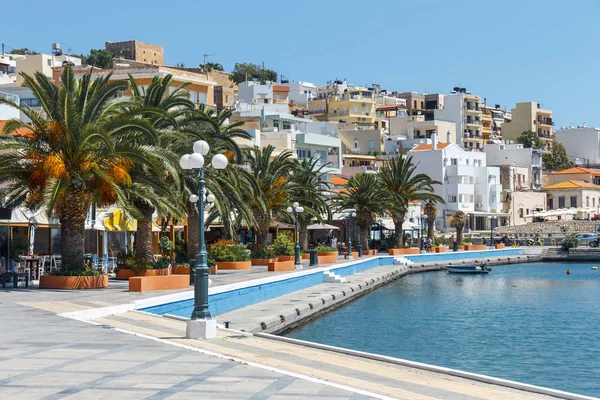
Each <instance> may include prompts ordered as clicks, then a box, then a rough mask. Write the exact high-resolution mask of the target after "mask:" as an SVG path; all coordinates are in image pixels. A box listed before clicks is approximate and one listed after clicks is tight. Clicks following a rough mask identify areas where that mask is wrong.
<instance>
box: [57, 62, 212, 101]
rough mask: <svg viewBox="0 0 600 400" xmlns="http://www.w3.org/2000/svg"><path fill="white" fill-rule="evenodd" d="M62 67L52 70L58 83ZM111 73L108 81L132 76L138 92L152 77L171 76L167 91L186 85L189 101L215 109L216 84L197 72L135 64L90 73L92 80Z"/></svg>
mask: <svg viewBox="0 0 600 400" xmlns="http://www.w3.org/2000/svg"><path fill="white" fill-rule="evenodd" d="M62 70H63V68H62V67H59V68H54V69H53V76H54V79H55V80H56V81H60V75H61V74H62ZM73 71H74V73H75V75H76V76H79V77H80V76H82V75H83V74H87V73H88V72H89V71H90V67H87V66H81V67H75V68H74V69H73ZM109 73H112V75H111V77H110V80H111V81H119V80H128V79H129V74H131V75H132V76H133V79H134V80H135V82H136V83H137V85H138V87H139V88H140V90H142V91H143V90H145V89H146V88H147V87H148V85H150V82H152V79H154V77H156V76H158V77H164V76H167V75H171V76H172V77H173V82H172V83H171V87H170V88H169V91H174V90H176V89H177V87H179V86H180V85H182V84H184V83H186V84H188V86H187V87H186V88H185V89H184V90H185V91H186V92H187V93H188V94H189V99H190V100H191V101H192V102H193V103H194V104H197V105H200V104H205V105H206V106H208V107H212V108H215V98H214V88H215V86H217V83H216V82H213V81H209V80H207V79H206V75H205V74H202V73H197V72H191V71H185V70H180V69H177V68H169V67H164V66H159V65H150V64H144V65H143V66H142V64H137V66H135V67H133V66H130V65H128V64H125V65H123V66H118V67H117V68H112V69H103V70H100V69H94V70H93V71H92V79H96V78H98V77H100V76H106V75H108V74H109ZM130 94H131V90H130V89H127V90H126V91H125V92H124V93H123V95H124V96H128V95H130Z"/></svg>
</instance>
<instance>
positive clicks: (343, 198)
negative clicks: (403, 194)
mask: <svg viewBox="0 0 600 400" xmlns="http://www.w3.org/2000/svg"><path fill="white" fill-rule="evenodd" d="M388 204H389V197H388V195H387V194H386V192H385V191H384V187H383V185H382V183H381V181H380V180H379V179H378V178H377V175H375V174H366V173H361V174H357V175H354V176H352V177H351V178H350V179H349V180H348V183H346V190H345V191H343V192H340V193H339V194H338V196H337V197H336V199H335V200H334V206H335V208H336V209H337V210H338V211H340V212H341V211H343V210H347V209H354V210H355V211H356V223H357V224H358V225H368V224H371V223H372V222H373V221H374V220H375V218H376V217H377V215H380V214H381V213H382V212H383V211H384V210H385V209H386V208H387V206H388Z"/></svg>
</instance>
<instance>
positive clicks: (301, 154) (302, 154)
mask: <svg viewBox="0 0 600 400" xmlns="http://www.w3.org/2000/svg"><path fill="white" fill-rule="evenodd" d="M296 154H297V155H298V159H300V160H302V159H305V158H310V157H311V151H310V149H298V150H296Z"/></svg>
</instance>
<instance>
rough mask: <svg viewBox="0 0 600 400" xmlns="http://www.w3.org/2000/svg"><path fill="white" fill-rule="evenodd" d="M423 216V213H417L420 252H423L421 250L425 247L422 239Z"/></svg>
mask: <svg viewBox="0 0 600 400" xmlns="http://www.w3.org/2000/svg"><path fill="white" fill-rule="evenodd" d="M425 218H426V217H425V216H424V215H423V214H419V241H420V242H421V243H420V247H421V253H422V252H423V250H424V249H425V243H424V242H425V241H424V240H423V227H424V225H425V224H424V223H423V222H424V220H425Z"/></svg>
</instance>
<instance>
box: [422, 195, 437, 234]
mask: <svg viewBox="0 0 600 400" xmlns="http://www.w3.org/2000/svg"><path fill="white" fill-rule="evenodd" d="M424 213H425V215H426V216H427V237H428V238H429V239H431V240H433V228H434V225H435V217H436V215H437V213H438V210H437V207H436V206H435V203H434V202H433V200H429V201H428V202H427V203H425V207H424Z"/></svg>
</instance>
